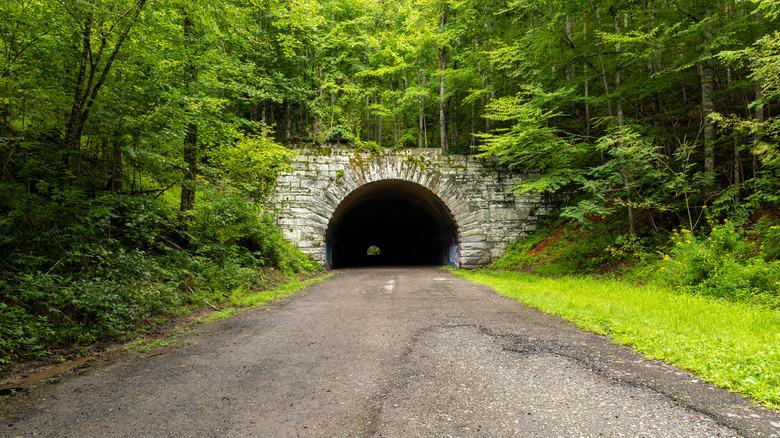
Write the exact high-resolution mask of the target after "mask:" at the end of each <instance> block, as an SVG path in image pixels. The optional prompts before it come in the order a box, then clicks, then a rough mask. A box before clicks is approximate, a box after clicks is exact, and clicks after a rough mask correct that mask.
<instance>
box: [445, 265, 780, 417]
mask: <svg viewBox="0 0 780 438" xmlns="http://www.w3.org/2000/svg"><path fill="white" fill-rule="evenodd" d="M456 274H458V275H460V276H461V277H463V278H466V279H468V280H471V281H476V282H479V283H483V284H486V285H488V286H490V287H492V288H494V289H495V290H497V291H499V292H501V293H503V294H505V295H507V296H509V297H511V298H514V299H516V300H518V301H521V302H523V303H526V304H528V305H529V306H531V307H535V308H538V309H540V310H543V311H545V312H549V313H552V314H555V315H560V316H561V317H563V318H564V319H566V320H569V321H572V322H574V323H575V324H577V325H578V326H580V327H583V328H585V329H588V330H592V331H594V332H597V333H602V334H606V335H608V336H610V337H611V338H613V339H615V340H616V341H618V342H620V343H622V344H625V345H630V346H632V347H634V348H636V349H637V350H638V351H640V352H641V353H643V354H645V355H646V356H648V357H652V358H657V359H662V360H664V361H667V362H669V363H672V364H674V365H677V366H679V367H681V368H684V369H687V370H691V371H694V372H696V373H697V374H698V375H699V376H700V377H701V378H702V379H704V380H706V381H709V382H713V383H715V384H717V385H720V386H722V387H726V388H729V389H732V390H735V391H739V392H741V393H742V394H744V395H747V396H749V397H752V398H754V399H755V400H757V401H759V402H762V403H764V404H765V405H767V406H769V407H771V408H773V409H780V314H778V312H777V311H776V310H772V309H770V308H767V307H765V306H757V305H753V304H747V303H738V302H737V303H735V302H727V301H723V300H718V299H713V298H710V297H705V296H700V295H694V294H689V293H681V292H679V291H676V290H673V289H670V288H668V287H663V286H649V285H648V286H634V285H631V284H628V283H625V282H622V281H619V280H599V279H588V278H574V277H562V278H544V277H539V276H536V275H532V274H523V273H516V272H500V271H488V272H485V271H477V272H469V271H457V272H456Z"/></svg>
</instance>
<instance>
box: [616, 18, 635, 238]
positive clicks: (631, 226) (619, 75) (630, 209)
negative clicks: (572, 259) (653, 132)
mask: <svg viewBox="0 0 780 438" xmlns="http://www.w3.org/2000/svg"><path fill="white" fill-rule="evenodd" d="M626 19H627V17H626ZM621 29H622V27H621V23H620V12H618V13H617V14H616V15H615V33H616V34H618V35H619V34H620V31H621ZM615 53H617V56H618V57H620V53H621V47H620V42H618V43H617V45H616V46H615ZM622 82H623V70H622V69H621V68H620V67H617V69H615V90H616V91H617V92H618V93H617V94H618V98H617V119H618V130H619V131H618V132H619V135H621V136H622V135H623V131H624V129H625V127H626V117H625V113H624V112H623V105H624V103H625V101H624V99H623V95H622V94H620V85H621V83H622ZM621 146H623V142H622V140H621V141H620V142H619V143H618V147H621ZM623 188H624V190H625V191H626V209H627V214H628V232H629V233H631V235H632V236H636V224H635V220H634V206H633V205H632V204H631V202H632V199H631V198H632V196H631V195H632V194H633V193H632V189H631V179H630V177H629V175H628V172H627V171H626V170H623Z"/></svg>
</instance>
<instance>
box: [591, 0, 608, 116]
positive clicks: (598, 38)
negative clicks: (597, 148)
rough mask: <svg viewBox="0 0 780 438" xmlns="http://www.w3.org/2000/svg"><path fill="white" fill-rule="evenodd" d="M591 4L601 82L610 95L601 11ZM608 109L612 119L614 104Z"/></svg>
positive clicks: (606, 92) (605, 92)
mask: <svg viewBox="0 0 780 438" xmlns="http://www.w3.org/2000/svg"><path fill="white" fill-rule="evenodd" d="M588 1H589V3H590V10H591V12H592V13H593V24H594V25H595V27H596V42H597V45H596V46H597V47H598V54H599V66H600V67H601V80H602V82H603V83H604V94H609V82H608V81H607V68H606V67H605V66H604V45H603V42H602V38H601V33H600V29H601V27H600V26H599V11H598V9H597V8H596V7H595V6H594V5H593V0H588ZM607 107H608V108H609V116H610V117H612V115H613V112H612V102H607Z"/></svg>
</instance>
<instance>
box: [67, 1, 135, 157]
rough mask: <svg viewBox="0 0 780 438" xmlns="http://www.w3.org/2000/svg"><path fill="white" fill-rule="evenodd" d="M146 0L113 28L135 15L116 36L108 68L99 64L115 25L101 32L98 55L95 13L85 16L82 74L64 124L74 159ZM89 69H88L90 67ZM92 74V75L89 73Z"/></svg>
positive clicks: (80, 67)
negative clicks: (95, 36)
mask: <svg viewBox="0 0 780 438" xmlns="http://www.w3.org/2000/svg"><path fill="white" fill-rule="evenodd" d="M145 4H146V0H138V2H137V3H136V4H135V6H134V8H130V9H128V10H127V11H126V12H125V15H123V16H122V17H120V18H119V20H118V21H117V22H116V24H114V26H116V25H118V24H119V21H121V20H122V19H123V18H125V17H126V16H127V15H128V14H130V13H131V12H132V16H131V17H130V18H128V19H127V24H126V25H125V27H124V29H123V30H122V32H121V33H120V34H119V36H118V37H117V41H116V43H114V47H113V49H112V50H111V53H110V54H109V56H108V58H107V59H106V63H105V65H104V66H103V67H102V69H101V68H100V61H101V60H102V57H103V50H104V49H105V48H106V46H107V44H108V40H107V38H108V37H109V36H110V35H111V34H112V33H113V30H114V28H113V26H112V27H111V28H109V29H99V35H100V47H99V48H98V50H97V52H93V51H92V44H91V41H92V37H93V35H92V31H93V16H92V12H87V13H86V14H85V15H84V26H83V28H84V31H83V32H82V35H83V38H82V48H81V60H80V62H79V72H78V74H77V76H76V84H75V85H76V86H75V90H74V98H73V106H72V107H71V112H70V117H69V119H68V122H67V123H66V124H65V148H66V150H67V151H68V153H69V154H70V155H71V158H72V157H74V156H77V155H78V151H79V150H80V149H81V136H82V134H83V132H84V126H85V125H86V123H87V120H88V119H89V115H90V112H91V111H92V106H93V105H94V103H95V101H96V100H97V97H98V94H99V92H100V89H101V88H102V87H103V84H104V83H105V80H106V78H107V77H108V72H109V71H111V66H112V65H113V63H114V60H115V59H116V56H117V53H119V49H120V48H121V47H122V44H123V43H124V41H125V39H127V35H128V34H129V33H130V30H131V29H132V28H133V25H134V24H135V22H136V20H137V19H138V15H139V14H140V13H141V10H142V9H143V7H144V5H145ZM87 67H89V68H87ZM87 73H89V74H87Z"/></svg>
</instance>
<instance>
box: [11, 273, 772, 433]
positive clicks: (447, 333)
mask: <svg viewBox="0 0 780 438" xmlns="http://www.w3.org/2000/svg"><path fill="white" fill-rule="evenodd" d="M182 336H183V338H186V339H185V341H184V342H180V343H179V345H177V346H175V347H173V348H169V349H166V350H163V351H162V352H155V353H154V354H124V355H120V356H119V357H118V358H116V360H114V361H112V362H109V363H96V364H95V365H94V366H92V367H89V368H81V369H78V370H77V371H75V372H70V373H67V374H66V375H63V376H62V377H61V379H60V380H61V381H60V382H59V383H56V384H51V385H41V386H40V387H39V388H36V389H34V390H31V391H29V393H27V394H22V395H19V396H16V397H14V398H12V399H10V401H8V400H7V401H4V402H3V404H4V406H2V411H3V414H2V417H1V418H2V423H0V436H8V437H20V436H21V437H32V436H45V437H49V436H58V437H84V436H90V437H102V436H106V437H109V436H110V437H114V436H123V437H153V436H154V437H162V436H175V437H187V436H193V437H223V436H230V437H245V436H262V437H369V436H376V437H511V436H523V437H557V436H561V437H571V436H582V437H591V436H608V437H620V436H632V437H633V436H643V437H716V436H720V437H734V436H761V437H780V414H778V413H776V412H772V411H768V410H766V409H762V408H760V407H756V406H754V405H753V404H752V403H751V402H750V401H749V400H745V399H743V398H741V397H740V396H739V395H737V394H733V393H729V392H728V391H726V390H723V389H720V388H716V387H714V386H712V385H709V384H706V383H702V382H700V381H698V379H697V378H696V377H695V376H694V375H692V374H690V373H688V372H685V371H682V370H679V369H677V368H674V367H672V366H670V365H667V364H664V363H661V362H657V361H649V360H646V359H644V358H643V357H642V356H641V355H638V354H636V353H634V352H633V351H632V350H631V349H629V348H627V347H622V346H617V345H614V344H612V343H611V342H610V341H609V339H608V338H606V337H604V336H600V335H596V334H593V333H588V332H583V331H581V330H579V329H577V328H576V327H574V326H573V325H571V324H569V323H566V322H564V321H562V320H561V319H560V318H557V317H554V316H550V315H547V314H544V313H542V312H539V311H536V310H533V309H529V308H527V307H525V306H523V305H522V304H519V303H517V302H515V301H512V300H510V299H507V298H505V297H503V296H502V295H500V294H498V293H496V292H494V291H492V290H491V289H489V288H487V287H485V286H481V285H476V284H473V283H469V282H466V281H464V280H462V279H459V278H457V277H455V276H453V275H451V274H449V273H447V272H446V271H444V270H441V269H438V268H434V267H409V268H365V269H351V270H343V271H339V272H338V275H336V276H334V277H332V278H330V279H328V280H326V281H324V282H322V283H318V284H315V285H313V286H310V287H309V288H307V289H305V290H303V291H301V292H299V293H298V294H296V295H294V296H292V297H289V298H286V299H283V300H280V301H277V302H275V303H272V304H270V305H268V306H264V307H260V308H256V309H252V310H250V311H246V312H241V313H240V314H238V315H237V316H235V317H232V318H230V319H227V320H222V321H218V322H215V323H212V324H209V325H207V326H200V327H198V328H196V329H195V332H193V333H187V334H186V336H185V335H182Z"/></svg>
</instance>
